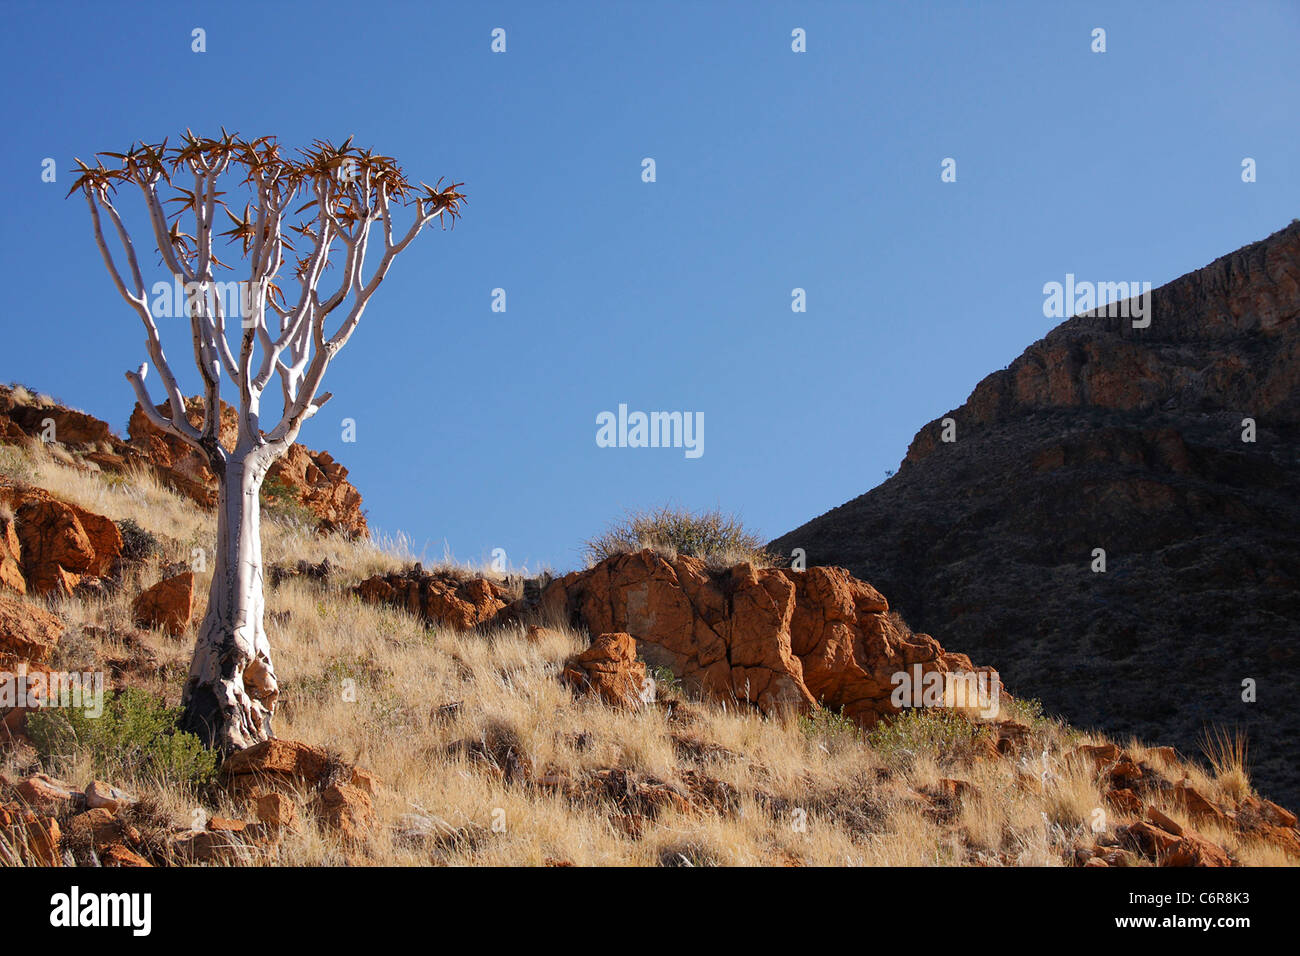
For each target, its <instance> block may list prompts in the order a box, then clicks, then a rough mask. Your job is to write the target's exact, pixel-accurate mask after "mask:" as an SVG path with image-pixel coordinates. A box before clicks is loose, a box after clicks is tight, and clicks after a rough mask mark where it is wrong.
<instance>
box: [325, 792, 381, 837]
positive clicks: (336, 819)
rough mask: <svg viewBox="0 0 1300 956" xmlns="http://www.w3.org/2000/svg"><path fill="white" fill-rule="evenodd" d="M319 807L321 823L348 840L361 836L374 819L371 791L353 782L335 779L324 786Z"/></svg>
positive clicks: (372, 824)
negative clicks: (368, 791)
mask: <svg viewBox="0 0 1300 956" xmlns="http://www.w3.org/2000/svg"><path fill="white" fill-rule="evenodd" d="M316 811H317V815H318V817H319V818H320V820H321V822H322V823H324V824H326V825H327V826H330V827H333V828H334V829H335V830H337V831H338V832H339V835H340V836H341V837H343V839H344V840H347V841H349V842H355V841H358V840H361V839H362V838H363V837H364V836H365V834H366V832H367V831H368V830H369V829H370V828H371V827H372V826H374V823H375V807H374V803H373V802H371V799H370V795H369V794H368V793H366V792H365V791H364V790H362V789H361V788H360V787H354V786H351V785H350V784H345V783H342V784H340V783H334V784H330V785H329V786H328V787H326V788H325V789H324V790H322V791H321V792H320V797H319V800H318V802H317V805H316Z"/></svg>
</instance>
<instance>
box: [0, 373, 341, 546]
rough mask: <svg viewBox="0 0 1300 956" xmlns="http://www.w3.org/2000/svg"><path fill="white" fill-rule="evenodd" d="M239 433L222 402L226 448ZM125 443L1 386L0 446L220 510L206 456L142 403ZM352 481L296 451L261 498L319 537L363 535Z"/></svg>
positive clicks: (325, 457)
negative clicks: (52, 454) (134, 477)
mask: <svg viewBox="0 0 1300 956" xmlns="http://www.w3.org/2000/svg"><path fill="white" fill-rule="evenodd" d="M159 411H161V412H163V413H164V414H169V411H168V408H167V405H166V404H164V405H160V406H159ZM185 414H186V417H187V418H188V419H189V420H190V422H191V424H193V425H195V426H196V427H197V426H200V425H201V423H202V421H203V400H202V399H201V398H191V399H187V400H186V407H185ZM237 432H238V425H237V423H236V420H235V410H234V409H233V408H231V407H230V406H229V405H227V404H225V403H224V402H222V403H221V429H220V437H221V442H222V444H223V445H225V447H226V448H234V447H235V442H236V439H237V437H238V436H237ZM127 436H128V440H125V441H124V440H123V439H121V438H119V437H118V436H117V435H115V434H114V433H113V431H112V430H111V429H110V428H109V426H108V423H107V422H103V421H100V420H99V419H98V418H95V417H93V416H91V415H87V414H85V413H84V412H80V411H76V410H75V409H71V408H66V407H64V406H63V405H61V404H59V403H58V402H56V401H54V400H53V399H50V398H47V397H45V396H39V395H35V394H33V393H32V392H31V391H29V390H28V389H26V388H23V387H22V386H14V387H5V386H3V385H0V445H2V444H11V445H12V444H18V445H22V444H24V443H26V442H28V441H30V440H33V439H34V440H37V441H41V442H43V443H45V444H47V445H48V446H49V447H50V448H52V449H54V450H55V451H56V452H57V453H59V454H61V455H63V456H64V457H65V458H66V460H67V461H68V462H73V463H76V464H78V465H79V466H81V467H83V468H87V469H95V470H102V471H107V472H110V473H115V474H127V473H129V472H130V471H131V470H132V469H141V470H144V471H146V472H148V473H150V474H151V475H153V477H154V478H156V479H157V480H158V481H159V482H161V483H162V484H164V485H165V486H167V487H168V488H171V489H173V490H175V491H176V492H178V493H179V494H181V495H183V496H184V497H186V498H189V499H190V500H192V501H194V502H196V503H197V504H200V505H203V506H204V507H207V508H211V507H215V506H216V503H217V483H216V478H215V477H214V476H213V474H212V472H210V471H209V470H208V467H207V463H206V462H205V461H204V460H203V456H202V455H200V454H199V453H198V452H197V451H195V450H194V449H193V448H191V447H190V446H189V445H187V444H185V443H184V442H183V441H181V440H180V439H178V438H173V437H172V436H170V435H167V434H165V433H163V432H162V431H160V430H159V429H157V428H156V427H154V425H152V424H151V423H150V422H149V420H148V418H147V417H146V416H145V414H144V412H143V410H142V409H141V408H140V405H139V403H138V402H137V403H136V406H135V408H134V409H133V410H132V412H131V418H130V421H129V423H128V425H127ZM347 477H348V470H347V469H346V468H344V467H343V466H342V465H340V464H339V463H338V462H336V461H335V460H334V459H333V458H332V457H330V455H329V453H328V452H315V451H312V450H311V449H309V448H306V447H304V446H303V445H299V444H294V445H293V446H291V447H290V449H289V452H288V454H286V455H285V456H284V457H283V458H282V459H280V460H279V461H277V462H276V463H275V464H274V465H272V466H271V470H270V471H269V472H268V473H267V478H266V484H265V486H264V488H263V495H264V497H267V498H269V503H270V504H272V505H273V506H274V505H279V506H281V507H289V508H293V509H295V510H297V511H298V512H299V513H300V515H301V517H303V518H304V519H307V520H310V521H312V522H314V523H315V524H316V525H317V527H318V529H319V530H321V531H325V532H333V531H338V532H341V533H343V534H346V535H349V536H358V535H359V536H365V535H366V533H367V528H366V518H365V515H364V513H363V512H362V510H361V494H360V492H358V491H357V489H356V488H354V487H353V486H352V483H351V482H349V481H348V480H347Z"/></svg>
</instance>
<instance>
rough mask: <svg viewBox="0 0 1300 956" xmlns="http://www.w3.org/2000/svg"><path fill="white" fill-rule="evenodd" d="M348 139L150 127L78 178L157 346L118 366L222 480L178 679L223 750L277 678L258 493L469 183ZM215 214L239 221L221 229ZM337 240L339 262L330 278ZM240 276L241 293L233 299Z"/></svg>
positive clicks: (263, 709) (246, 728)
mask: <svg viewBox="0 0 1300 956" xmlns="http://www.w3.org/2000/svg"><path fill="white" fill-rule="evenodd" d="M351 144H352V140H351V137H349V138H348V140H347V141H346V142H344V143H343V145H341V146H338V147H335V146H333V145H332V144H330V143H327V142H321V141H317V142H316V143H314V144H313V146H312V148H311V149H308V150H300V151H299V156H300V158H298V159H292V158H288V157H286V156H283V155H282V154H281V151H280V147H279V145H278V144H277V143H276V141H275V140H274V138H272V137H262V138H260V139H255V140H243V139H240V138H238V137H237V136H232V135H227V134H226V133H225V131H224V130H223V131H222V136H221V138H220V139H203V138H200V137H196V136H194V135H193V134H192V133H189V132H188V131H187V132H186V134H185V136H184V137H183V139H182V141H181V144H180V145H179V146H177V147H172V148H169V147H168V146H167V143H166V141H163V142H162V143H160V144H153V145H151V144H144V143H141V144H138V145H136V146H134V147H132V148H131V149H130V150H129V151H128V152H127V153H125V154H123V153H100V154H98V156H99V157H100V158H99V159H97V161H96V163H95V165H94V166H93V167H91V166H88V165H86V164H85V163H83V162H81V160H77V165H78V167H79V168H78V169H77V170H76V173H77V174H78V178H77V180H76V182H75V184H74V185H73V187H72V190H71V191H70V192H69V195H71V194H72V192H76V191H77V190H80V191H81V192H82V193H83V194H84V195H85V197H86V202H87V204H88V205H89V207H90V217H91V223H92V225H93V227H94V235H95V242H96V243H97V244H98V246H99V250H100V253H101V254H102V255H103V257H104V264H105V266H106V267H107V268H108V273H109V275H110V276H111V277H112V280H113V283H114V284H115V285H116V286H117V291H118V293H119V294H121V296H122V298H123V299H125V300H126V302H127V304H128V305H130V306H131V307H132V308H133V309H134V310H135V311H136V313H137V314H138V315H139V316H140V321H141V322H143V323H144V329H145V349H146V351H147V354H148V358H149V361H148V362H146V363H144V364H142V365H141V366H140V367H139V369H138V370H136V371H134V372H127V373H126V377H127V379H128V380H129V381H130V382H131V385H132V386H133V387H134V389H135V394H136V397H137V398H138V399H139V402H140V407H141V408H142V409H143V410H144V413H145V415H147V416H148V418H149V420H150V421H151V422H152V423H153V424H154V425H155V426H157V427H158V428H160V429H162V430H163V431H164V432H166V433H168V434H170V435H174V436H175V437H177V438H179V439H181V440H182V441H184V442H186V443H188V444H189V445H191V446H193V447H194V448H196V449H198V450H199V451H200V452H201V453H202V454H203V455H204V456H205V457H206V459H207V462H208V466H209V467H210V468H211V470H212V472H213V473H214V474H215V475H216V476H217V481H218V483H219V496H218V502H219V503H218V512H217V547H216V552H215V558H214V561H213V576H212V585H211V590H210V592H209V596H208V609H207V613H206V615H205V616H204V618H203V622H202V624H201V626H200V628H199V632H198V636H197V640H196V642H195V647H194V658H193V661H192V663H191V665H190V672H189V677H188V679H187V680H186V683H185V690H184V695H183V698H182V703H183V705H184V716H183V718H182V724H183V726H184V728H185V729H187V730H190V731H192V732H194V733H196V734H198V735H199V736H200V737H201V738H202V739H203V740H204V741H205V742H207V743H208V744H209V745H211V746H215V747H217V748H219V749H221V750H222V751H225V752H229V751H233V750H237V749H240V748H243V747H247V746H250V745H252V744H254V743H257V742H258V741H261V740H266V739H268V738H269V737H270V736H271V735H272V734H271V718H272V716H273V715H274V713H275V705H276V698H277V696H278V694H279V688H278V685H277V683H276V679H275V667H274V665H273V664H272V661H271V648H270V644H269V642H268V640H267V636H266V631H265V628H264V625H263V610H264V605H265V602H264V598H263V593H262V582H263V575H262V547H261V534H260V528H259V500H260V499H259V493H260V490H261V485H262V481H263V479H264V478H265V476H266V473H267V469H268V468H270V466H271V465H272V464H273V463H274V462H275V461H276V460H277V459H278V458H280V457H281V456H282V455H284V454H285V452H286V451H288V450H289V447H290V446H291V445H292V444H293V442H294V441H295V440H296V439H297V437H298V432H299V430H300V429H301V428H302V426H303V423H304V422H305V421H307V419H309V418H311V417H312V416H313V415H314V414H316V412H318V411H319V410H320V408H321V406H323V405H324V404H325V403H326V402H327V401H328V400H329V398H330V395H329V393H328V392H322V391H321V390H320V389H321V382H322V381H323V380H324V378H325V372H326V370H327V369H328V368H329V365H330V362H331V361H332V360H333V358H334V356H335V355H337V354H338V352H339V350H340V349H342V348H343V346H344V345H346V344H347V341H348V339H349V338H351V336H352V333H353V332H354V331H355V330H356V327H357V324H358V323H359V322H360V321H361V315H362V313H363V312H364V311H365V308H366V305H367V303H368V302H369V301H370V297H371V296H372V295H374V293H375V290H376V289H377V288H379V284H380V283H381V282H382V281H383V279H384V276H385V275H386V274H387V273H388V269H389V267H390V266H391V265H392V263H393V260H394V259H395V258H396V257H397V254H398V253H400V252H401V251H402V250H403V249H405V248H406V247H407V246H408V245H409V244H410V243H411V241H412V240H413V239H415V237H416V235H418V234H419V232H420V230H421V229H422V228H424V226H426V225H428V224H429V223H430V222H431V221H432V220H434V219H438V220H439V222H440V223H443V224H444V225H445V221H446V219H448V218H449V219H450V220H451V222H452V224H453V225H454V224H455V220H456V217H457V216H458V215H459V214H460V203H461V202H462V201H463V199H464V197H463V195H462V194H461V193H459V192H457V188H458V187H459V186H460V185H461V184H460V183H453V184H452V185H450V186H447V187H446V188H444V189H442V190H439V189H438V188H437V187H436V186H434V187H430V186H426V185H425V184H424V183H420V184H419V185H418V186H413V185H412V184H410V183H408V182H407V180H406V177H405V174H404V173H403V171H402V169H401V167H400V166H398V165H397V163H396V162H394V161H393V160H392V159H391V158H389V157H387V156H378V155H375V154H374V153H372V152H370V151H368V150H361V149H358V148H357V147H355V146H352V145H351ZM106 159H107V160H108V161H109V163H110V166H109V167H106V166H105V165H104V163H105V160H106ZM439 184H441V180H440V181H439ZM129 185H134V186H136V187H138V189H139V190H140V194H141V195H142V196H143V197H144V211H145V213H146V214H147V217H148V224H149V227H148V233H149V234H150V236H151V238H150V240H149V241H150V242H151V243H152V244H153V245H155V246H156V248H157V251H158V253H159V255H160V256H161V264H162V266H163V268H165V269H166V270H167V272H169V273H170V274H171V275H172V277H173V282H172V283H164V282H159V283H156V284H155V285H154V286H152V287H151V289H152V291H153V292H154V293H156V294H157V296H158V297H159V298H161V297H164V296H169V295H170V294H171V290H172V289H174V288H177V287H179V288H183V290H184V302H183V304H182V303H177V309H176V311H175V312H173V311H171V310H170V309H164V308H160V307H159V302H158V301H157V300H155V301H154V302H153V303H151V301H150V298H149V295H148V294H147V292H146V285H145V278H144V273H143V272H142V271H141V266H140V262H139V259H138V257H137V255H136V250H135V246H134V244H133V243H132V241H131V236H130V234H129V232H128V230H127V227H126V225H125V224H124V223H123V220H122V217H121V216H120V215H119V213H118V209H117V208H116V206H115V205H114V202H113V200H114V198H115V197H116V193H117V189H118V187H121V186H129ZM219 187H226V188H225V189H222V188H219ZM235 191H238V192H239V193H242V194H243V195H242V196H241V201H242V199H245V198H246V199H247V202H246V203H245V204H244V208H243V212H242V214H240V215H236V214H235V212H233V211H232V208H237V205H236V204H235V203H234V202H232V201H231V198H230V197H231V196H232V195H233V194H234V192H235ZM302 200H306V201H305V202H302ZM398 205H400V206H405V207H407V209H408V210H409V214H410V218H411V222H410V224H409V226H408V227H407V228H406V230H405V232H399V231H398V229H397V227H396V226H395V224H394V221H393V219H394V216H393V214H394V211H395V209H394V207H395V206H398ZM219 215H223V216H224V217H225V220H223V222H224V221H227V220H228V222H229V224H230V226H231V228H229V229H227V230H225V231H222V232H217V231H216V229H217V227H218V225H219V224H218V221H217V220H218V216H219ZM105 220H107V229H106V226H105ZM376 224H378V225H379V227H380V232H381V234H382V238H383V247H382V252H380V250H378V249H375V250H374V251H373V254H372V267H371V269H370V270H369V274H368V275H367V269H366V259H367V254H368V253H371V249H370V246H371V244H372V238H371V229H372V227H373V226H375V225H376ZM106 231H111V232H112V233H113V234H115V235H116V238H117V240H118V241H119V243H120V249H119V250H118V251H117V252H114V251H111V250H110V247H109V242H108V241H107V240H106V239H105V232H106ZM221 237H226V238H227V242H228V244H237V245H236V246H235V247H236V248H238V249H241V250H242V253H243V260H244V268H241V269H240V274H241V276H246V277H247V278H246V279H242V280H241V281H232V280H233V279H234V277H233V275H232V272H233V269H234V266H231V265H228V264H227V263H225V262H222V261H221V260H219V259H218V258H217V255H216V250H215V249H214V243H216V242H218V241H219V239H220V238H221ZM295 243H296V244H297V245H295ZM374 244H375V245H378V242H377V241H375V243H374ZM299 247H301V248H299ZM300 253H301V254H300ZM335 253H337V254H339V255H340V256H341V258H342V267H341V270H340V271H339V273H338V279H337V281H336V282H331V283H329V285H330V286H331V287H330V288H325V286H326V285H327V283H326V280H325V272H326V270H327V269H329V268H330V265H331V255H332V254H335ZM222 254H223V255H224V254H226V253H225V252H224V250H223V252H222ZM231 258H232V259H234V257H231ZM374 258H377V259H378V262H377V263H374V262H373V259H374ZM286 261H288V262H289V263H290V266H289V267H288V269H285V273H286V274H287V278H288V279H296V280H297V285H298V288H297V290H296V291H295V292H293V293H292V294H293V298H292V299H290V298H288V297H287V296H286V295H285V293H284V291H283V290H282V284H284V285H288V284H289V283H288V282H287V281H286V279H285V278H282V268H284V266H285V263H286ZM119 262H123V263H124V264H125V269H123V268H122V267H121V266H120V265H119ZM222 270H224V271H222ZM219 275H220V276H221V278H218V276H219ZM223 280H224V281H223ZM232 288H233V289H234V290H235V291H236V292H237V293H238V294H237V295H235V296H233V297H232V295H231V294H230V292H231V290H232ZM232 298H233V299H234V300H235V303H234V304H233V305H232V302H231V300H232ZM163 315H183V316H184V317H187V318H188V319H189V332H190V338H191V340H192V344H193V353H194V362H195V365H196V366H197V367H198V372H199V375H200V377H201V379H202V384H203V398H204V402H203V405H204V411H203V421H202V424H201V425H195V424H194V423H192V422H191V421H190V420H189V419H188V418H187V417H186V414H185V400H184V396H183V395H182V392H181V387H180V385H179V384H178V382H177V380H176V376H175V375H174V374H173V372H172V369H171V367H170V365H169V364H168V361H167V357H166V355H165V354H164V352H163V344H162V339H161V337H160V335H159V326H158V319H159V318H160V317H162V316H163ZM327 325H328V327H327ZM150 364H152V365H153V367H154V369H155V370H156V371H157V373H158V378H159V379H160V380H161V382H162V390H163V391H164V392H165V399H166V401H165V403H164V405H163V407H162V410H160V409H159V408H156V407H155V405H154V402H153V400H152V399H151V398H150V396H149V392H148V389H147V388H146V385H145V376H146V372H147V370H148V368H149V365H150ZM223 376H224V377H225V378H226V379H228V380H229V383H230V384H231V386H233V389H234V390H237V392H238V395H237V402H235V403H234V404H235V407H236V408H237V412H238V439H237V441H236V442H235V446H234V447H233V448H227V447H225V446H224V445H223V444H222V442H221V440H220V437H219V435H220V430H219V426H220V421H221V386H222V379H223ZM277 377H278V379H279V385H280V396H279V397H280V399H281V401H280V402H279V403H277V404H279V406H280V408H279V411H280V416H279V420H278V421H276V422H275V424H274V425H272V426H271V427H270V428H264V427H263V422H262V419H261V413H262V397H263V394H264V392H265V390H266V388H267V387H268V386H269V385H270V384H271V381H272V379H273V378H277Z"/></svg>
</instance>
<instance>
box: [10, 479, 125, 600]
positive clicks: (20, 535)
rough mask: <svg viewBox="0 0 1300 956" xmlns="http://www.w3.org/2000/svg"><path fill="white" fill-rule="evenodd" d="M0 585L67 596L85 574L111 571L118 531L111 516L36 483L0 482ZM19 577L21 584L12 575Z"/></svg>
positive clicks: (115, 560)
mask: <svg viewBox="0 0 1300 956" xmlns="http://www.w3.org/2000/svg"><path fill="white" fill-rule="evenodd" d="M0 508H3V509H5V510H7V511H10V512H12V513H13V517H12V518H11V519H7V520H3V521H0V584H4V585H5V586H7V587H8V588H9V589H10V590H15V591H18V592H19V593H20V594H21V593H25V592H27V591H30V592H32V593H34V594H40V595H46V594H59V595H65V596H66V595H70V594H72V591H73V589H74V588H75V587H76V586H77V585H78V584H79V583H81V579H82V576H83V575H89V576H93V577H103V576H106V575H110V574H112V573H114V572H115V571H116V569H117V563H118V560H119V557H120V555H121V553H122V536H121V534H120V533H119V532H118V530H117V525H115V524H114V523H113V522H112V521H111V520H110V519H108V518H106V517H104V516H103V515H98V514H95V513H94V512H91V511H87V510H86V509H85V508H82V507H79V506H78V505H74V504H70V503H68V502H66V501H60V500H59V499H57V498H55V497H54V496H53V495H51V494H49V493H48V492H46V491H43V490H41V489H40V488H28V487H20V486H17V485H13V484H8V483H3V482H0ZM18 576H20V577H21V578H22V579H23V581H24V582H25V583H24V584H22V586H20V585H19V582H18V581H17V580H15V578H16V577H18Z"/></svg>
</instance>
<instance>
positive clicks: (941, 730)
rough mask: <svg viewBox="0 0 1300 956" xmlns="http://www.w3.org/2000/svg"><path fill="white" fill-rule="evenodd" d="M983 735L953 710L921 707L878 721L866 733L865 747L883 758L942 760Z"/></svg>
mask: <svg viewBox="0 0 1300 956" xmlns="http://www.w3.org/2000/svg"><path fill="white" fill-rule="evenodd" d="M984 732H985V729H984V728H983V727H981V726H980V725H978V724H975V723H972V722H971V721H970V720H969V719H967V718H966V717H964V716H963V715H962V714H960V713H958V712H956V711H954V710H950V709H948V708H945V707H921V708H918V709H916V710H905V711H903V712H902V713H901V714H898V715H897V716H895V717H888V718H885V719H883V720H881V721H879V722H878V723H877V724H876V725H875V726H874V727H872V728H871V730H869V731H868V732H867V744H868V746H870V747H871V748H872V749H873V750H875V751H877V752H879V753H880V754H881V755H882V756H885V757H904V756H906V755H908V754H911V755H913V756H916V755H920V754H929V755H930V756H932V757H935V758H946V757H951V756H952V755H953V754H955V753H957V752H959V751H961V750H964V749H965V748H967V747H969V746H970V745H971V744H973V743H974V742H975V740H976V739H977V738H979V737H980V736H981V735H982V734H983V733H984Z"/></svg>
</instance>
